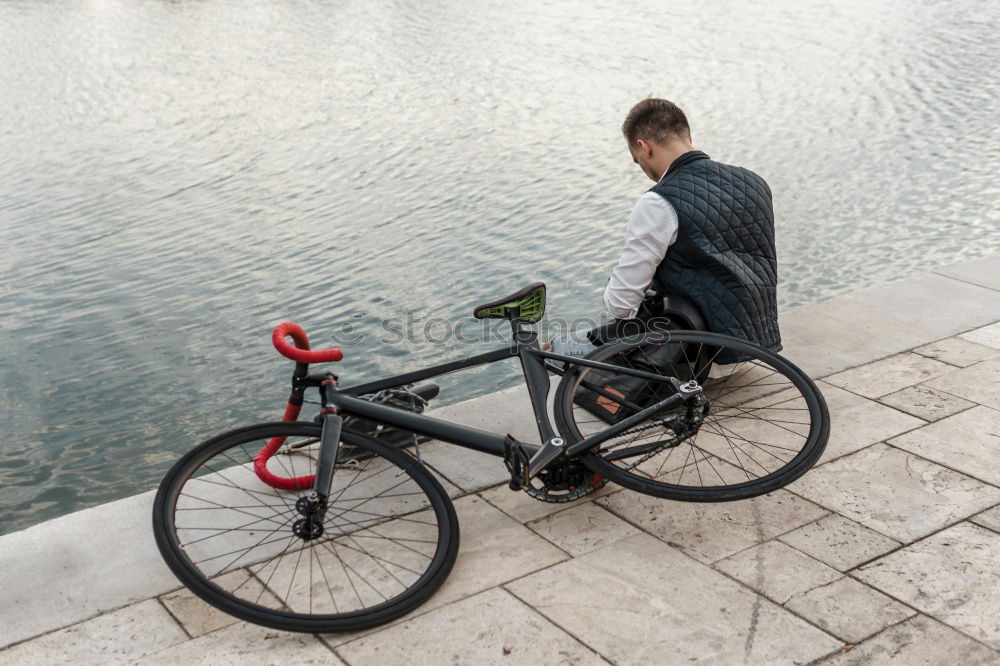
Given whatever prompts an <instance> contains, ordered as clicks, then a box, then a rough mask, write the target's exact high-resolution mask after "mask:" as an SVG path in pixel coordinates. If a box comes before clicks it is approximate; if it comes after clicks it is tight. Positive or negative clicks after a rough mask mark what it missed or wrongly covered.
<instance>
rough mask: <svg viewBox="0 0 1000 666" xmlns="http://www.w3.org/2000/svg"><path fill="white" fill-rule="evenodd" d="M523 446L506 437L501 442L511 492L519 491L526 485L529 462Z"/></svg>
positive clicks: (508, 436)
mask: <svg viewBox="0 0 1000 666" xmlns="http://www.w3.org/2000/svg"><path fill="white" fill-rule="evenodd" d="M530 459H531V458H530V457H529V456H528V453H527V451H525V450H524V446H523V445H522V444H521V443H520V442H519V441H517V440H516V439H514V438H513V437H511V436H510V435H507V436H506V437H504V441H503V464H504V466H505V467H506V468H507V471H508V472H510V483H509V484H508V486H509V487H510V489H511V490H521V489H522V488H524V487H526V486H527V485H528V462H529V461H530Z"/></svg>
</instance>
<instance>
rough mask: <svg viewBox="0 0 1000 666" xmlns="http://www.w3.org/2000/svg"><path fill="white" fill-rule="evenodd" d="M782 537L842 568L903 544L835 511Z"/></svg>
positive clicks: (850, 566) (791, 544)
mask: <svg viewBox="0 0 1000 666" xmlns="http://www.w3.org/2000/svg"><path fill="white" fill-rule="evenodd" d="M778 539H779V540H780V541H782V542H784V543H787V544H788V545H789V546H792V547H793V548H796V549H797V550H801V551H802V552H803V553H806V554H807V555H811V556H812V557H814V558H816V559H817V560H819V561H820V562H823V563H825V564H828V565H830V566H831V567H833V568H834V569H837V570H838V571H848V570H850V569H853V568H854V567H856V566H858V565H859V564H861V563H863V562H868V561H869V560H873V559H875V558H876V557H878V556H879V555H883V554H885V553H887V552H889V551H890V550H895V549H896V548H898V547H899V546H900V545H902V544H900V542H898V541H896V540H895V539H890V538H889V537H887V536H885V535H884V534H880V533H878V532H876V531H875V530H870V529H868V528H867V527H865V526H864V525H862V524H860V523H856V522H854V521H853V520H849V519H847V518H844V517H843V516H841V515H840V514H839V513H831V514H830V515H828V516H826V517H824V518H820V519H819V520H817V521H816V522H814V523H809V524H808V525H803V526H802V527H800V528H798V529H797V530H792V531H791V532H787V533H785V534H782V535H781V536H780V537H778Z"/></svg>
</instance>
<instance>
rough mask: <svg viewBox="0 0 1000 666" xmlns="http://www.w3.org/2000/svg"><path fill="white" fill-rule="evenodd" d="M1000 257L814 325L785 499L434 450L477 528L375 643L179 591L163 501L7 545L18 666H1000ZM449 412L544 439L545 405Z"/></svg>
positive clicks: (928, 278) (8, 620)
mask: <svg viewBox="0 0 1000 666" xmlns="http://www.w3.org/2000/svg"><path fill="white" fill-rule="evenodd" d="M998 320H1000V259H997V258H995V257H994V258H987V259H983V260H979V261H975V262H968V263H965V264H961V265H958V266H951V267H946V268H943V269H940V270H938V271H936V272H935V273H932V274H929V275H925V276H921V277H918V278H914V279H910V280H904V281H902V282H897V283H894V284H889V285H883V286H880V287H876V288H873V289H868V290H866V291H863V292H859V293H856V294H852V295H849V296H844V297H840V298H836V299H832V300H829V301H826V302H823V303H819V304H816V305H812V306H808V307H806V308H800V309H797V310H793V311H790V312H788V313H786V314H785V315H784V316H783V321H782V330H783V337H784V338H785V341H786V352H785V353H786V355H787V356H788V357H789V358H791V359H792V360H793V361H795V362H796V363H798V364H799V365H801V366H802V367H803V368H804V369H805V370H806V371H807V372H809V373H810V374H812V375H813V376H814V377H821V378H822V379H821V381H820V382H819V385H820V387H821V389H822V390H823V392H824V394H825V396H826V399H827V402H828V404H829V407H830V411H831V415H832V419H833V432H832V435H831V438H830V443H829V446H828V448H827V451H826V453H825V454H824V457H823V458H822V459H821V461H820V463H819V464H818V465H817V467H815V468H814V469H813V470H811V471H810V472H808V473H807V474H806V475H805V476H804V477H802V478H801V479H799V480H798V481H796V482H795V483H793V484H792V485H790V486H788V487H787V488H785V489H782V490H778V491H776V492H774V493H771V494H770V495H767V496H764V497H759V498H756V499H753V500H748V501H743V502H734V503H724V504H686V503H678V502H669V501H665V500H657V499H654V498H649V497H646V496H643V495H639V494H636V493H633V492H630V491H626V490H616V489H614V488H610V487H608V488H605V489H604V490H602V491H601V492H599V493H597V494H596V496H593V497H590V498H587V499H586V500H583V501H578V502H575V503H572V504H569V505H559V504H544V503H540V502H537V501H535V500H532V499H531V498H529V497H528V496H526V495H524V494H523V493H513V492H511V491H509V490H508V489H507V488H506V487H505V486H503V485H501V484H502V483H503V481H504V480H505V474H506V473H505V471H504V469H503V465H502V464H501V463H500V462H499V461H498V460H496V459H493V458H489V457H486V456H480V455H477V454H475V453H472V452H469V451H466V450H463V449H459V448H457V447H451V446H446V445H444V444H440V443H433V444H431V445H428V446H426V447H424V448H423V453H424V457H425V460H426V461H427V462H429V464H430V465H431V467H432V468H433V469H434V471H435V472H436V473H437V474H438V475H439V476H440V477H441V478H443V479H444V480H446V481H448V482H449V485H448V487H449V488H451V489H452V494H453V496H455V505H456V509H457V511H458V514H459V519H460V523H461V528H462V545H461V551H460V553H459V557H458V562H457V564H456V566H455V569H454V571H453V572H452V574H451V576H450V578H449V580H448V581H447V582H446V583H445V585H444V586H443V587H442V588H441V589H440V590H439V591H438V592H437V594H436V595H435V596H434V597H432V598H431V600H430V601H429V602H427V603H426V604H425V605H423V606H422V607H420V608H419V609H417V610H416V611H415V612H413V613H411V614H410V615H409V616H407V617H405V618H403V619H401V620H399V621H397V622H396V623H394V624H392V625H389V626H386V627H381V628H379V629H376V630H371V631H368V632H363V633H361V634H349V635H322V636H310V635H299V634H288V633H283V632H279V631H274V630H269V629H264V628H260V627H256V626H253V625H248V624H246V623H243V622H238V621H236V620H234V619H233V618H231V617H228V616H226V615H224V614H222V613H219V612H217V611H215V610H214V609H212V608H210V607H207V606H206V605H205V604H204V603H202V602H201V601H200V600H198V599H196V598H194V597H193V596H192V595H191V594H189V593H188V592H187V591H186V590H184V589H178V584H177V582H176V580H175V579H173V577H172V576H171V574H170V573H169V572H168V571H167V570H166V568H165V566H164V565H163V564H162V563H161V562H160V559H159V555H158V553H157V552H156V549H155V546H154V545H153V541H152V538H151V534H150V527H149V512H150V507H151V504H152V495H151V493H146V494H144V495H140V496H137V497H133V498H127V499H125V500H121V501H119V502H113V503H111V504H107V505H104V506H101V507H95V508H93V509H88V510H86V511H81V512H79V513H76V514H71V515H69V516H63V517H61V518H58V519H55V520H52V521H49V522H47V523H43V524H41V525H37V526H35V527H32V528H29V529H27V530H24V531H22V532H17V533H14V534H11V535H7V536H5V537H0V595H2V597H0V598H2V601H3V606H2V608H0V664H30V663H45V664H49V663H69V662H72V663H77V664H89V663H94V664H98V663H99V664H111V663H131V662H139V663H153V664H159V663H170V664H188V663H205V664H217V663H230V662H232V663H236V662H239V663H276V664H277V663H324V664H350V665H352V666H361V665H364V664H378V665H379V666H389V665H392V664H442V663H454V664H493V663H503V664H538V663H544V664H591V663H593V664H605V663H612V664H690V663H701V664H741V663H753V664H784V663H788V664H805V663H822V664H831V665H832V664H837V665H840V664H906V665H909V664H1000V321H998ZM437 414H438V415H441V416H444V417H446V418H449V417H450V418H454V419H455V420H461V421H464V422H466V423H469V424H474V425H480V426H483V427H487V428H491V429H496V430H498V431H504V430H506V431H510V432H512V433H514V434H515V435H517V436H520V437H524V438H531V440H532V441H537V434H535V433H532V432H531V431H532V429H533V424H532V421H531V419H530V416H529V414H530V412H529V410H528V403H527V397H526V395H525V393H524V391H523V390H521V389H514V390H508V391H503V392H500V393H497V394H493V395H490V396H485V397H483V398H479V399H477V400H473V401H469V402H467V403H461V404H458V405H452V406H449V407H446V408H443V409H441V410H438V411H437Z"/></svg>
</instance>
